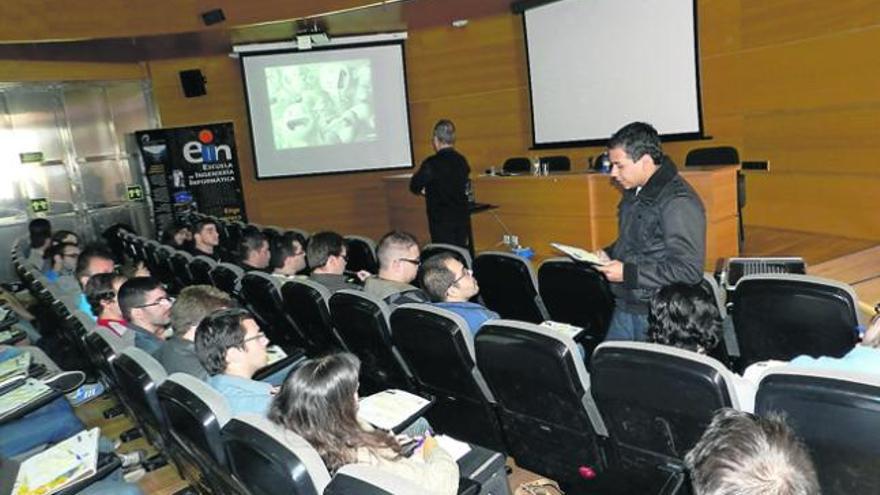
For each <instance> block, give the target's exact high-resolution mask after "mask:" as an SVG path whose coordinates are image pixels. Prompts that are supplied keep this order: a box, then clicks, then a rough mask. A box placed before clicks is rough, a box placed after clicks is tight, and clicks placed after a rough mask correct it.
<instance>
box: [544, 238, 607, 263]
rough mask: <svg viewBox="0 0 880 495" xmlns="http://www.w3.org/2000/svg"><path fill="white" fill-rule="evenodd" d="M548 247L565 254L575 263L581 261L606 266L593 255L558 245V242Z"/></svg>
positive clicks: (571, 247)
mask: <svg viewBox="0 0 880 495" xmlns="http://www.w3.org/2000/svg"><path fill="white" fill-rule="evenodd" d="M550 245H551V246H553V248H555V249H557V250H559V251H562V252H563V253H565V254H566V255H568V256H570V257H571V258H573V259H575V260H577V261H583V262H584V263H592V264H594V265H605V264H607V261H603V260H601V259H599V257H598V256H596V255H595V254H593V253H591V252H589V251H587V250H585V249H581V248H579V247H574V246H568V245H566V244H559V243H558V242H551V243H550Z"/></svg>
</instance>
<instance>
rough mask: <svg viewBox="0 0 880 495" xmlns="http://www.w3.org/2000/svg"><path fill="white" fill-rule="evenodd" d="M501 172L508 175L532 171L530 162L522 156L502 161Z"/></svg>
mask: <svg viewBox="0 0 880 495" xmlns="http://www.w3.org/2000/svg"><path fill="white" fill-rule="evenodd" d="M501 170H502V171H504V172H505V173H508V174H523V173H529V172H531V170H532V162H531V160H529V159H528V158H526V157H524V156H514V157H512V158H508V159H507V160H504V165H502V166H501Z"/></svg>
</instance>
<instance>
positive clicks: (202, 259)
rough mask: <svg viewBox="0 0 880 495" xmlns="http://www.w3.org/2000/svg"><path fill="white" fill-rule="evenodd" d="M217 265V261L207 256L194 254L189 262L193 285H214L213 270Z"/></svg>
mask: <svg viewBox="0 0 880 495" xmlns="http://www.w3.org/2000/svg"><path fill="white" fill-rule="evenodd" d="M216 266H217V262H216V261H214V260H213V259H211V258H209V257H207V256H194V257H193V259H192V261H191V262H190V263H189V273H190V276H191V277H192V283H193V285H214V281H213V280H212V279H211V271H213V270H214V268H215V267H216Z"/></svg>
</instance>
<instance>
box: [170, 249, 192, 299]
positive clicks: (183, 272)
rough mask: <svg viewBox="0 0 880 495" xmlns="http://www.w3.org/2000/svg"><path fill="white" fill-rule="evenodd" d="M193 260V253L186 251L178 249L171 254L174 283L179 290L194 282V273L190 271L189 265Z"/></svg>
mask: <svg viewBox="0 0 880 495" xmlns="http://www.w3.org/2000/svg"><path fill="white" fill-rule="evenodd" d="M192 260H193V257H192V255H191V254H189V253H187V252H185V251H180V250H178V251H175V252H174V254H172V255H171V268H173V275H174V285H175V288H176V289H177V292H180V291H182V290H183V288H184V287H186V286H188V285H192V284H193V280H192V275H191V274H190V273H189V265H190V263H192Z"/></svg>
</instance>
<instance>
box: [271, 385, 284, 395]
mask: <svg viewBox="0 0 880 495" xmlns="http://www.w3.org/2000/svg"><path fill="white" fill-rule="evenodd" d="M280 391H281V387H279V386H275V387H272V390H270V391H269V393H270V394H272V395H278V392H280Z"/></svg>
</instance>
